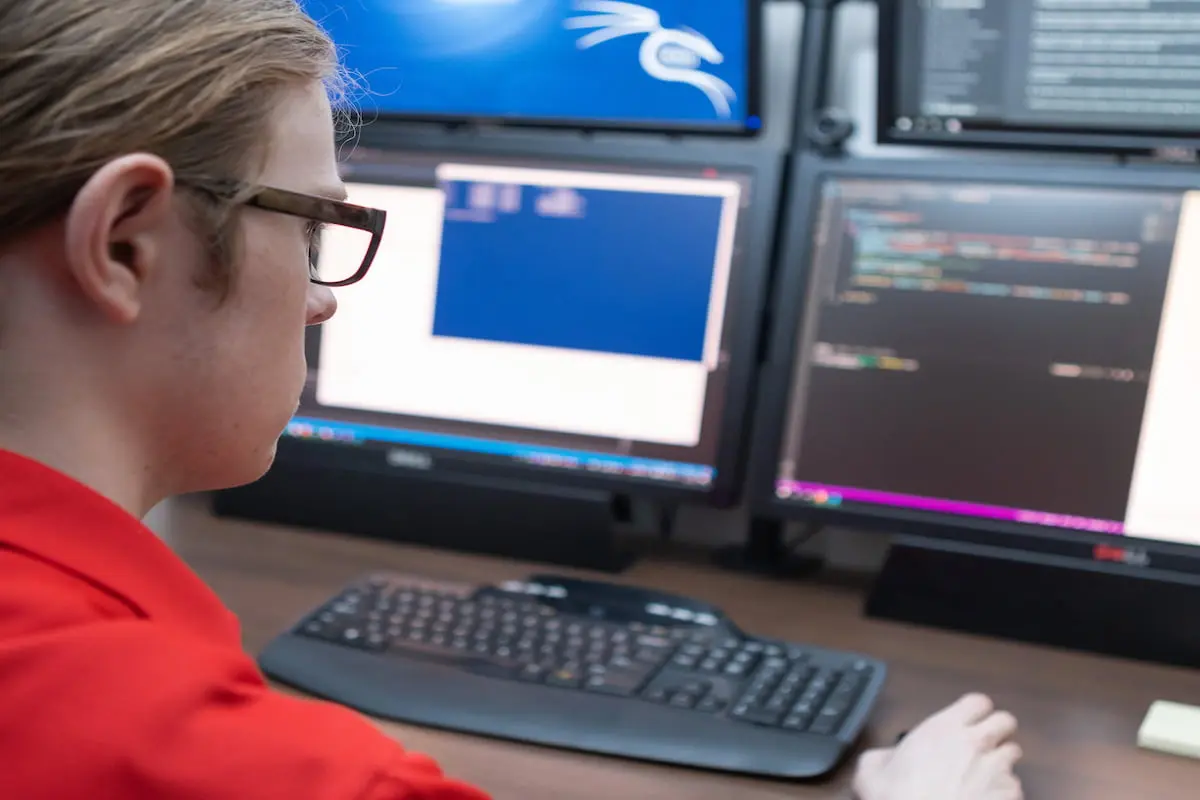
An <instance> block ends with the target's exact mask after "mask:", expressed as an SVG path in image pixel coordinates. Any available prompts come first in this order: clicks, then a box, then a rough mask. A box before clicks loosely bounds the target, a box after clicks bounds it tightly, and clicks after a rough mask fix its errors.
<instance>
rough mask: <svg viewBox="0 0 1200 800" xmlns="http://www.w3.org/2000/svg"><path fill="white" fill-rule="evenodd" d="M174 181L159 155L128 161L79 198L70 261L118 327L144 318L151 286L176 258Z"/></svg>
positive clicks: (69, 225)
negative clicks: (166, 261) (172, 245)
mask: <svg viewBox="0 0 1200 800" xmlns="http://www.w3.org/2000/svg"><path fill="white" fill-rule="evenodd" d="M174 196H175V176H174V172H173V171H172V170H171V167H170V165H169V164H167V163H166V162H165V161H163V160H162V159H161V158H159V157H158V156H153V155H148V154H136V155H128V156H122V157H121V158H118V159H116V160H114V161H110V162H109V163H107V164H105V165H104V166H103V167H101V168H100V169H99V170H98V171H97V172H96V173H95V174H94V175H92V177H91V178H90V179H89V180H88V182H87V183H86V184H85V185H84V187H83V189H81V190H80V192H79V194H77V195H76V196H75V201H74V202H73V203H72V205H71V209H70V211H69V212H68V214H67V220H66V242H65V250H66V261H67V265H68V269H69V272H70V275H71V277H72V278H73V279H74V281H75V283H76V284H77V285H78V287H79V289H80V291H81V292H82V294H83V296H84V297H86V298H87V299H88V300H90V301H91V302H92V303H93V304H94V305H95V307H96V309H97V310H98V311H99V312H100V313H101V314H103V315H105V316H106V317H108V318H109V319H111V320H112V321H114V322H118V323H122V324H128V323H131V322H133V321H134V320H136V319H137V318H138V315H139V314H140V313H141V309H142V303H143V299H144V298H143V295H144V287H145V284H146V282H147V280H148V279H149V277H150V276H151V274H152V273H153V270H155V269H156V268H158V266H159V265H160V264H161V262H162V260H163V258H164V257H166V256H167V254H168V253H169V241H170V237H171V228H172V222H173V216H172V215H173V208H174Z"/></svg>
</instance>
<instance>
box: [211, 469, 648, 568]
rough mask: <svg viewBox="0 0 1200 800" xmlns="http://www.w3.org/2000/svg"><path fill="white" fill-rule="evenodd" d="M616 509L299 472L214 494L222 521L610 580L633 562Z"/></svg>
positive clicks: (476, 483) (498, 490)
mask: <svg viewBox="0 0 1200 800" xmlns="http://www.w3.org/2000/svg"><path fill="white" fill-rule="evenodd" d="M614 505H615V500H614V497H613V495H611V494H609V493H607V492H597V491H589V490H575V489H550V488H547V487H544V486H541V485H538V484H526V483H524V482H519V481H504V480H492V479H487V478H471V479H466V480H453V481H452V480H445V479H437V478H433V477H430V476H426V475H416V474H414V475H405V476H404V477H402V478H399V477H397V476H395V475H379V474H372V473H369V472H352V471H337V472H334V471H330V470H318V469H315V468H307V467H303V466H296V465H288V466H286V467H283V466H278V465H277V466H276V467H275V468H274V469H272V470H271V471H270V472H269V473H268V474H267V475H266V476H265V477H263V478H262V479H261V480H259V481H258V482H257V483H254V484H251V485H249V486H245V487H242V488H239V489H233V490H230V491H225V492H218V493H216V494H215V495H214V496H213V511H214V513H216V514H217V515H218V516H228V517H240V518H243V519H252V520H256V521H261V522H270V523H276V524H282V525H292V526H296V527H302V528H310V529H317V530H328V531H336V532H340V533H348V534H352V535H357V536H364V537H369V538H375V539H385V540H390V541H394V542H399V543H406V544H417V545H426V546H430V547H438V548H442V549H446V550H459V551H466V552H472V553H480V554H484V555H494V556H504V557H507V558H513V559H518V560H522V561H533V562H539V563H543V564H553V565H557V566H565V567H574V568H577V569H589V570H596V571H599V572H607V573H616V572H620V571H622V570H624V569H625V568H626V567H628V566H630V565H631V564H632V563H633V561H634V560H635V559H634V556H633V555H632V554H631V553H630V552H628V551H626V550H624V549H622V548H621V547H620V545H619V543H618V540H617V536H616V533H615V530H614V528H615V520H614Z"/></svg>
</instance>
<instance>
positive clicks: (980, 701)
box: [938, 693, 996, 725]
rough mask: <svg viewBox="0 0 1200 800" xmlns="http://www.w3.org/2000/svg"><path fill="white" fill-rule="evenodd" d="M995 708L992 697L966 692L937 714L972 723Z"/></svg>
mask: <svg viewBox="0 0 1200 800" xmlns="http://www.w3.org/2000/svg"><path fill="white" fill-rule="evenodd" d="M995 708H996V705H995V703H993V702H992V699H991V698H990V697H988V696H987V695H984V694H978V693H976V694H968V695H966V696H964V697H962V698H961V699H960V700H959V701H958V702H956V703H955V704H954V705H952V706H950V707H948V708H946V709H944V710H943V711H942V712H941V713H940V714H939V715H938V716H941V717H944V718H945V719H948V720H953V721H955V722H961V723H962V724H964V725H973V724H975V723H976V722H979V721H981V720H983V719H985V718H986V717H987V716H988V714H991V713H992V711H994V710H995Z"/></svg>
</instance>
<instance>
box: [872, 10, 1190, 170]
mask: <svg viewBox="0 0 1200 800" xmlns="http://www.w3.org/2000/svg"><path fill="white" fill-rule="evenodd" d="M879 7H880V11H879V13H880V20H879V82H878V87H879V113H878V135H879V138H880V140H881V141H883V142H888V143H907V144H934V145H964V146H972V147H981V146H982V147H991V146H1000V147H1029V148H1063V149H1072V150H1097V151H1109V152H1148V151H1154V150H1170V149H1173V148H1186V149H1188V150H1194V149H1195V148H1196V147H1197V146H1198V145H1200V134H1198V133H1197V132H1198V131H1200V88H1198V82H1197V75H1198V74H1200V73H1198V72H1197V65H1200V38H1197V31H1198V30H1200V7H1197V6H1196V5H1195V4H1194V3H1184V2H1177V1H1176V0H1144V1H1143V2H1130V3H1121V2H1118V3H1111V2H1058V1H1057V0H975V2H967V3H964V2H956V1H953V0H881V2H880V3H879Z"/></svg>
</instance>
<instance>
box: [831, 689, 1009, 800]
mask: <svg viewBox="0 0 1200 800" xmlns="http://www.w3.org/2000/svg"><path fill="white" fill-rule="evenodd" d="M1016 731H1017V720H1016V718H1015V717H1013V715H1012V714H1009V713H1008V712H1006V711H996V710H995V706H994V705H993V704H992V701H991V700H990V699H988V698H987V697H984V696H983V695H978V694H973V695H967V696H966V697H964V698H962V699H961V700H959V701H958V702H957V703H955V704H954V705H952V706H950V707H949V708H946V709H944V710H943V711H940V712H938V713H937V714H935V715H934V716H932V717H930V718H929V719H927V720H925V721H924V722H922V723H921V724H920V725H919V726H918V727H916V728H914V729H913V730H912V732H911V733H909V734H908V735H907V736H905V737H904V741H902V742H901V743H900V744H899V745H897V746H896V747H892V748H886V749H880V750H871V751H868V752H867V753H864V754H863V756H862V759H861V760H860V761H859V763H858V770H857V771H856V773H855V776H854V791H855V793H856V794H857V795H858V797H859V798H860V800H1022V798H1023V797H1024V793H1023V792H1022V790H1021V782H1020V780H1019V779H1018V778H1017V776H1016V775H1015V774H1014V773H1013V767H1014V766H1015V765H1016V763H1017V761H1018V760H1020V758H1021V748H1020V747H1018V746H1017V745H1016V744H1015V743H1013V742H1011V741H1009V740H1010V739H1011V737H1012V736H1013V734H1014V733H1016Z"/></svg>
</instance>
